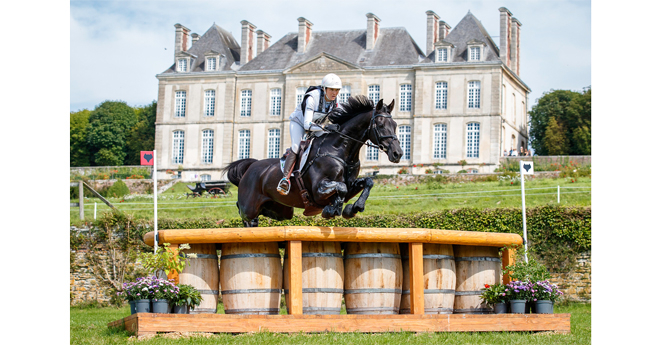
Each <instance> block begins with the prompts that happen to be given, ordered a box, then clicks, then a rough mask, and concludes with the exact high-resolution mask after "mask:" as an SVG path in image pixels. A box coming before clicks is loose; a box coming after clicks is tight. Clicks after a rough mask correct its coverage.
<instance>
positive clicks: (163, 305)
mask: <svg viewBox="0 0 660 345" xmlns="http://www.w3.org/2000/svg"><path fill="white" fill-rule="evenodd" d="M151 306H152V309H151V312H152V313H159V314H167V313H169V311H168V310H167V309H168V306H169V302H168V301H167V300H166V299H152V300H151Z"/></svg>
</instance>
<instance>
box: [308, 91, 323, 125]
mask: <svg viewBox="0 0 660 345" xmlns="http://www.w3.org/2000/svg"><path fill="white" fill-rule="evenodd" d="M317 92H319V93H320V91H317ZM319 98H320V97H319ZM316 106H317V104H316V100H314V97H307V103H306V105H305V109H303V111H304V119H303V127H304V128H305V130H306V131H312V132H318V131H322V130H323V128H321V126H319V125H317V124H315V123H314V122H312V119H313V118H314V109H316Z"/></svg>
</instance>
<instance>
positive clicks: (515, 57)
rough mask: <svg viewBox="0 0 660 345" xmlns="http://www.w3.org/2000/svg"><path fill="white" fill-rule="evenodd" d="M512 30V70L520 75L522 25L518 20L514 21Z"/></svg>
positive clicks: (514, 19)
mask: <svg viewBox="0 0 660 345" xmlns="http://www.w3.org/2000/svg"><path fill="white" fill-rule="evenodd" d="M512 22H513V25H512V28H511V69H512V70H513V71H514V72H515V73H516V74H517V75H520V27H521V26H522V24H521V23H520V22H519V21H518V19H516V18H513V19H512Z"/></svg>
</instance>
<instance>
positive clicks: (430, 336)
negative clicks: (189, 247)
mask: <svg viewBox="0 0 660 345" xmlns="http://www.w3.org/2000/svg"><path fill="white" fill-rule="evenodd" d="M555 313H570V314H571V333H570V334H556V333H552V332H466V333H414V332H401V333H374V334H369V333H367V334H363V333H347V334H342V333H320V334H303V333H298V334H278V333H269V332H259V333H251V334H238V335H231V334H206V333H205V334H197V335H192V336H191V335H188V336H181V335H179V336H173V335H167V334H160V335H158V336H156V337H153V338H145V339H143V340H141V341H140V342H139V343H140V344H193V343H194V344H259V345H267V344H356V345H361V344H507V345H508V344H548V345H550V344H590V343H591V304H581V303H569V304H565V305H557V306H555ZM129 314H130V311H129V307H128V306H124V307H122V308H114V307H104V308H96V307H90V308H77V307H71V309H70V315H71V316H70V344H129V343H134V340H135V339H136V337H134V336H131V335H130V334H129V333H128V332H126V331H123V330H118V329H108V327H107V324H108V323H109V322H111V321H115V320H119V319H121V318H123V317H126V316H128V315H129Z"/></svg>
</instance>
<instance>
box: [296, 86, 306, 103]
mask: <svg viewBox="0 0 660 345" xmlns="http://www.w3.org/2000/svg"><path fill="white" fill-rule="evenodd" d="M306 90H307V89H306V88H305V87H304V86H303V87H299V88H296V107H297V106H298V105H299V104H300V103H302V99H303V96H304V95H305V91H306Z"/></svg>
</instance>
